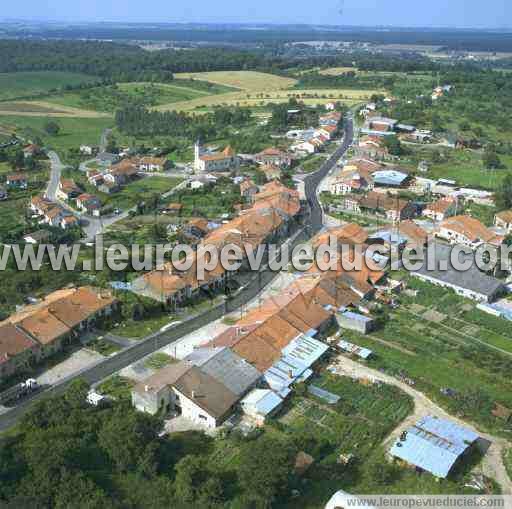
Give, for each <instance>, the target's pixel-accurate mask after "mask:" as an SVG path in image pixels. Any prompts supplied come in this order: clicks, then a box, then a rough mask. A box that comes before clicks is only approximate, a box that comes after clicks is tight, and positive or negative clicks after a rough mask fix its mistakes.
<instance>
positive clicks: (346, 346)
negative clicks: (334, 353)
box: [338, 340, 373, 359]
mask: <svg viewBox="0 0 512 509" xmlns="http://www.w3.org/2000/svg"><path fill="white" fill-rule="evenodd" d="M338 347H339V348H341V350H343V351H344V352H348V353H350V354H353V355H357V357H359V358H360V359H368V358H369V357H371V355H372V354H373V352H372V351H371V350H369V349H368V348H362V347H361V346H357V345H354V343H349V342H348V341H345V340H341V341H339V342H338Z"/></svg>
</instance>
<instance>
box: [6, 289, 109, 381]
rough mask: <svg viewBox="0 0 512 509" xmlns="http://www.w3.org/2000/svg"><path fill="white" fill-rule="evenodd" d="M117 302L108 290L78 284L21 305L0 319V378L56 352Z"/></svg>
mask: <svg viewBox="0 0 512 509" xmlns="http://www.w3.org/2000/svg"><path fill="white" fill-rule="evenodd" d="M116 306H117V301H116V300H115V299H114V298H113V297H112V296H111V294H110V293H107V292H104V291H97V290H95V289H93V288H91V287H79V288H69V289H63V290H57V291H56V292H53V293H51V294H49V295H47V296H46V297H45V298H44V300H43V301H41V302H39V303H37V304H32V305H29V306H25V307H24V308H22V309H20V310H19V311H18V312H16V313H15V314H13V315H11V316H9V318H7V319H6V320H4V321H3V322H0V379H1V378H2V377H4V376H9V375H12V374H14V373H15V372H17V371H23V370H25V369H26V367H27V365H29V364H31V363H32V362H37V361H39V360H40V359H42V358H46V357H49V356H51V355H54V354H55V353H57V352H59V351H60V350H62V348H63V347H64V345H65V344H66V343H67V342H69V341H71V340H72V339H74V338H76V337H77V336H78V335H79V334H81V333H82V332H83V331H85V330H87V329H89V328H90V327H92V326H93V325H94V324H95V323H96V322H97V321H98V320H100V319H102V318H105V317H107V316H109V315H111V314H112V313H113V312H114V310H115V309H116Z"/></svg>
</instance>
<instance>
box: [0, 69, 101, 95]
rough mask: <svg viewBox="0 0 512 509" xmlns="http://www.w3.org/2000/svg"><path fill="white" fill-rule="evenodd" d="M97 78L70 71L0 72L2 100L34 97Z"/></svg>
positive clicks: (91, 81)
mask: <svg viewBox="0 0 512 509" xmlns="http://www.w3.org/2000/svg"><path fill="white" fill-rule="evenodd" d="M94 81H96V78H94V77H92V76H86V75H85V74H78V73H70V72H16V73H2V74H0V101H5V100H11V99H17V98H26V97H34V96H38V95H41V94H46V93H48V92H50V91H51V90H55V89H58V88H61V87H63V86H65V85H79V84H81V83H93V82H94Z"/></svg>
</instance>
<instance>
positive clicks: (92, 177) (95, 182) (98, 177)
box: [86, 170, 104, 187]
mask: <svg viewBox="0 0 512 509" xmlns="http://www.w3.org/2000/svg"><path fill="white" fill-rule="evenodd" d="M86 175H87V182H89V184H90V185H91V186H94V187H99V186H100V185H101V184H103V183H104V179H103V174H102V173H100V172H99V171H98V170H87V173H86Z"/></svg>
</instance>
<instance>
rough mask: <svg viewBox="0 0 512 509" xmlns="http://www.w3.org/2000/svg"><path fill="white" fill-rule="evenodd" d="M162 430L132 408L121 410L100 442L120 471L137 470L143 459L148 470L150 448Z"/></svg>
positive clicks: (100, 435)
mask: <svg viewBox="0 0 512 509" xmlns="http://www.w3.org/2000/svg"><path fill="white" fill-rule="evenodd" d="M158 428H159V423H158V421H157V420H156V419H155V418H152V417H150V416H147V415H143V414H140V413H138V412H135V411H134V410H132V409H131V408H129V409H127V408H123V407H117V408H116V411H115V412H113V414H112V415H111V418H110V419H108V420H107V421H106V422H105V423H104V424H103V426H102V427H101V429H100V430H99V433H98V441H99V444H100V446H101V448H102V449H103V450H104V451H105V452H106V453H107V454H108V456H109V457H110V459H111V460H112V461H113V462H114V463H115V465H116V467H117V468H118V469H119V470H120V471H122V472H127V471H130V470H132V471H133V470H136V469H137V467H138V466H139V462H140V460H141V458H144V463H145V468H146V469H147V462H148V458H147V452H148V451H147V448H148V447H149V446H150V444H151V442H152V440H154V439H155V437H156V435H157V430H158ZM153 460H154V461H156V460H155V459H153Z"/></svg>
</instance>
